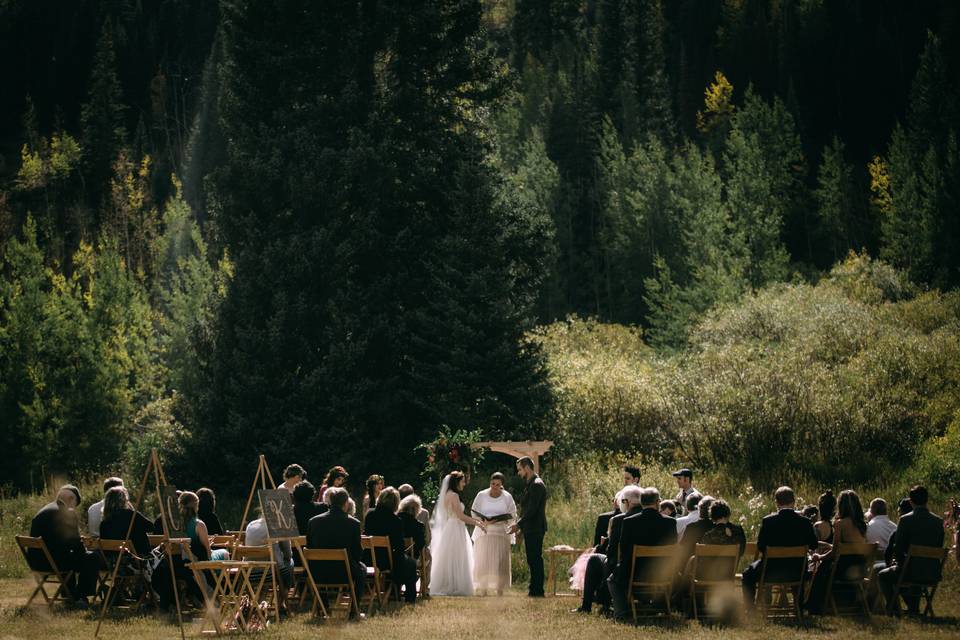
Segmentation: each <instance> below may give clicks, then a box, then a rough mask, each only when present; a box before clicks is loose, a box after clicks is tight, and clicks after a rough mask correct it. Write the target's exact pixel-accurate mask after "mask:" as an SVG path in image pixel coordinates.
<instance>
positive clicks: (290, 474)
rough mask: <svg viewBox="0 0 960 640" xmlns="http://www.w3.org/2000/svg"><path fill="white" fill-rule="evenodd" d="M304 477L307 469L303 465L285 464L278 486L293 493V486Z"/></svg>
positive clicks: (305, 477) (304, 478)
mask: <svg viewBox="0 0 960 640" xmlns="http://www.w3.org/2000/svg"><path fill="white" fill-rule="evenodd" d="M306 479H307V471H306V470H305V469H304V468H303V467H301V466H300V465H298V464H291V465H287V468H286V469H284V470H283V484H282V485H280V486H279V487H278V488H279V489H286V490H287V491H289V492H290V493H293V488H294V487H296V486H297V485H298V484H300V483H301V482H302V481H304V480H306Z"/></svg>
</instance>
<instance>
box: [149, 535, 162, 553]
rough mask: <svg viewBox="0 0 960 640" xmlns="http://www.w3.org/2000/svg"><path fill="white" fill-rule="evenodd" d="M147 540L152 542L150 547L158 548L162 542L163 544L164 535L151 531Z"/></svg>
mask: <svg viewBox="0 0 960 640" xmlns="http://www.w3.org/2000/svg"><path fill="white" fill-rule="evenodd" d="M147 541H148V542H149V543H150V548H151V549H156V548H157V547H159V546H160V545H161V544H163V536H162V535H155V534H152V533H151V534H148V535H147Z"/></svg>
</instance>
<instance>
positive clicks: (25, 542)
mask: <svg viewBox="0 0 960 640" xmlns="http://www.w3.org/2000/svg"><path fill="white" fill-rule="evenodd" d="M16 540H17V546H18V547H20V552H21V553H22V554H23V560H24V562H26V563H27V567H28V568H29V569H30V574H31V575H32V576H33V579H34V581H35V582H36V583H37V588H36V589H34V590H33V593H31V594H30V597H29V598H28V599H27V605H26V606H28V607H29V606H30V603H31V602H33V599H34V598H36V597H37V594H38V593H39V594H42V595H43V599H44V601H46V603H47V606H48V607H50V608H51V609H53V605H54V604H55V603H56V602H57V601H60V602H69V601H70V595H69V593H68V590H67V583H68V582H69V581H70V579H71V578H72V577H73V571H61V570H60V569H59V568H58V567H57V563H56V562H54V561H53V556H51V555H50V550H49V549H47V544H46V543H45V542H44V541H43V538H31V537H30V536H16ZM31 550H34V551H36V552H37V553H39V554H42V555H43V561H44V562H46V563H47V566H48V567H49V569H35V568H34V563H33V562H31V561H30V551H31ZM46 585H57V590H56V591H54V592H53V595H52V596H51V595H49V594H48V593H47V590H46Z"/></svg>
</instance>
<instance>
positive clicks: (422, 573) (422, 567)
mask: <svg viewBox="0 0 960 640" xmlns="http://www.w3.org/2000/svg"><path fill="white" fill-rule="evenodd" d="M403 548H404V550H405V551H406V552H407V556H409V557H411V558H413V559H414V560H415V561H416V562H417V585H418V593H419V595H420V597H421V598H422V597H423V596H424V589H425V588H426V583H427V580H426V576H427V563H426V561H425V556H426V554H425V553H423V551H421V552H420V557H419V558H418V557H417V547H416V544H415V543H414V541H413V538H404V539H403Z"/></svg>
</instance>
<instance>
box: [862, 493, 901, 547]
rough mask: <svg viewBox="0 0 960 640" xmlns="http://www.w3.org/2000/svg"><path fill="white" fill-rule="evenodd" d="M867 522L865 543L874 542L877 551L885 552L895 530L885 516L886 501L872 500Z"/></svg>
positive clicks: (895, 527)
mask: <svg viewBox="0 0 960 640" xmlns="http://www.w3.org/2000/svg"><path fill="white" fill-rule="evenodd" d="M867 517H868V520H869V522H867V542H876V543H877V549H879V550H880V551H886V550H887V545H888V544H889V543H890V536H892V535H893V532H894V531H896V530H897V525H896V524H894V522H893V521H892V520H891V519H890V517H889V516H888V515H887V501H886V500H884V499H883V498H874V499H873V501H872V502H871V503H870V511H869V512H868V516H867Z"/></svg>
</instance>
